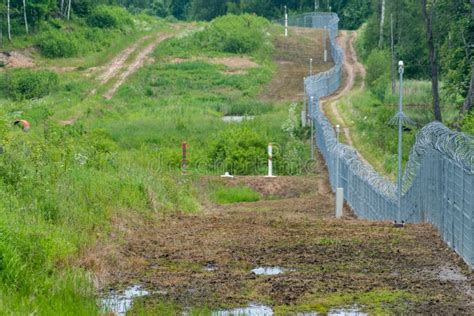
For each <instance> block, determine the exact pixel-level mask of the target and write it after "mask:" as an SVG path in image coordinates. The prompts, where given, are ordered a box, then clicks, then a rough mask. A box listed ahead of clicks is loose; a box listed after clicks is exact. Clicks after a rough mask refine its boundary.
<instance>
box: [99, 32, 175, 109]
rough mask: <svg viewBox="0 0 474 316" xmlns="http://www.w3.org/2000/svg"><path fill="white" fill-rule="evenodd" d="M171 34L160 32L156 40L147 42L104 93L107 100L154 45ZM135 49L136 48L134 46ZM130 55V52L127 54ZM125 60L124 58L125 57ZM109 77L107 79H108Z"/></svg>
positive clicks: (144, 60)
mask: <svg viewBox="0 0 474 316" xmlns="http://www.w3.org/2000/svg"><path fill="white" fill-rule="evenodd" d="M172 36H173V35H172V34H160V35H159V36H158V38H157V39H156V40H154V41H153V42H152V43H151V44H149V45H148V46H146V47H145V48H144V49H143V50H142V51H141V52H140V53H139V54H138V56H137V57H136V58H135V60H134V61H133V62H132V63H131V64H130V65H129V66H128V67H127V69H126V70H125V71H123V72H122V73H121V74H120V75H119V77H118V80H117V81H116V82H115V83H114V85H113V86H112V87H111V88H110V89H109V90H108V91H107V92H106V93H105V94H104V97H105V98H106V99H107V100H110V99H111V98H112V97H113V96H114V94H115V92H117V90H118V88H120V86H121V85H122V84H123V83H124V82H125V80H127V78H128V77H129V76H130V75H132V74H134V73H135V72H136V71H137V70H138V69H140V68H141V67H142V66H143V64H144V63H145V62H146V60H147V59H148V56H149V55H150V54H151V53H152V52H153V51H154V50H155V48H156V46H158V44H160V43H161V42H162V41H164V40H166V39H168V38H170V37H172ZM135 50H136V48H135ZM129 55H130V54H129ZM125 60H126V59H125ZM125 60H124V61H123V62H122V67H120V68H119V69H123V68H124V67H123V63H124V62H125ZM117 74H118V72H114V75H113V76H112V77H110V79H111V78H113V77H115V75H117ZM110 79H109V80H110Z"/></svg>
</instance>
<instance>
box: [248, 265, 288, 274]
mask: <svg viewBox="0 0 474 316" xmlns="http://www.w3.org/2000/svg"><path fill="white" fill-rule="evenodd" d="M287 271H289V270H287V269H284V268H280V267H257V268H255V269H253V270H252V272H253V273H255V274H256V275H277V274H282V273H285V272H287Z"/></svg>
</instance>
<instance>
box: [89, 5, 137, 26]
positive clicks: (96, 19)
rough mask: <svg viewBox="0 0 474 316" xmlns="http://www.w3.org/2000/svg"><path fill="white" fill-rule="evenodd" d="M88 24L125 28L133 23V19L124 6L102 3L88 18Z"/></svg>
mask: <svg viewBox="0 0 474 316" xmlns="http://www.w3.org/2000/svg"><path fill="white" fill-rule="evenodd" d="M87 24H88V25H89V26H93V27H99V28H115V29H124V28H126V27H128V26H131V25H133V19H132V17H131V15H130V13H128V11H127V10H125V9H124V8H122V7H118V6H107V5H100V6H97V7H96V8H95V9H94V10H93V11H92V14H91V15H90V16H89V17H88V18H87Z"/></svg>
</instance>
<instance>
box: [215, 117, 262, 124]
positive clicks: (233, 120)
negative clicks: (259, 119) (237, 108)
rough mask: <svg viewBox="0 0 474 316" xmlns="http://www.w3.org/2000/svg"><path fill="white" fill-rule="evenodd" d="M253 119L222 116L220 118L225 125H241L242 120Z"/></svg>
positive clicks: (249, 118) (251, 118)
mask: <svg viewBox="0 0 474 316" xmlns="http://www.w3.org/2000/svg"><path fill="white" fill-rule="evenodd" d="M254 118H255V117H254V116H232V115H229V116H224V117H222V120H223V121H224V122H227V123H241V122H243V121H244V120H253V119H254Z"/></svg>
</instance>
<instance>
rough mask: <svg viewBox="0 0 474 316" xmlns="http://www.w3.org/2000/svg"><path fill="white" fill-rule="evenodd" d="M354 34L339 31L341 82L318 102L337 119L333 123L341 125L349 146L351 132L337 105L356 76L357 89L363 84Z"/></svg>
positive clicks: (362, 69)
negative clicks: (342, 54)
mask: <svg viewBox="0 0 474 316" xmlns="http://www.w3.org/2000/svg"><path fill="white" fill-rule="evenodd" d="M356 34H357V33H356V32H350V31H340V35H339V37H338V38H337V42H338V44H339V45H340V46H341V48H342V49H343V51H344V64H343V67H344V68H343V69H344V76H343V84H342V86H341V88H340V89H339V90H338V91H337V92H336V93H335V94H334V95H331V96H329V97H327V98H323V99H322V100H321V102H320V108H321V110H322V111H324V112H325V113H326V115H327V114H328V113H327V111H329V110H330V111H331V112H332V113H333V116H334V117H335V119H336V121H337V122H333V123H334V124H339V125H340V126H341V130H342V132H343V133H344V136H345V140H346V142H347V144H348V145H349V146H354V144H353V141H352V137H351V133H350V130H349V128H348V127H347V124H346V123H345V121H344V119H343V118H342V116H341V114H340V113H339V110H338V108H337V105H338V103H339V101H340V99H341V98H343V97H345V96H346V95H347V94H348V93H349V92H350V91H351V90H352V89H353V88H354V84H355V80H356V77H357V76H360V78H361V87H359V89H363V86H364V81H365V80H364V79H365V68H364V66H363V65H362V64H360V63H359V61H358V59H357V54H356V52H355V49H354V45H353V44H354V40H355V37H356ZM327 116H328V115H327ZM328 117H330V116H328Z"/></svg>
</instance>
